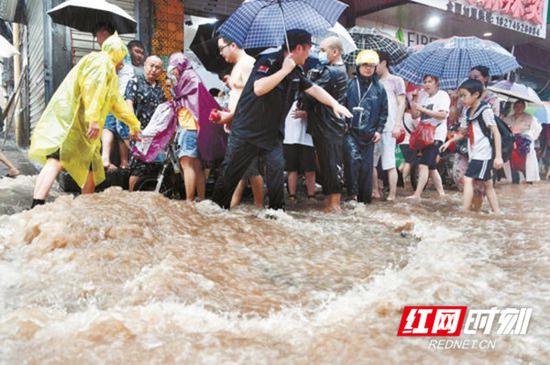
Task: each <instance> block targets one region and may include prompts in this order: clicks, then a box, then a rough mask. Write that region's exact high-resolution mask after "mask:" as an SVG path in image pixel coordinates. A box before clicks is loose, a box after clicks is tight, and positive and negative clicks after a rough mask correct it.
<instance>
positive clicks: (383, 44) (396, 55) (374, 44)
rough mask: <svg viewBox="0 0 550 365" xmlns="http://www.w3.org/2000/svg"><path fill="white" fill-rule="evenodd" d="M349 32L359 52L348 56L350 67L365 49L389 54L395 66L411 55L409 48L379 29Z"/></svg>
mask: <svg viewBox="0 0 550 365" xmlns="http://www.w3.org/2000/svg"><path fill="white" fill-rule="evenodd" d="M349 32H350V34H351V37H352V38H353V40H354V41H355V44H356V45H357V48H358V50H357V51H356V52H352V53H350V54H348V55H347V56H346V58H345V61H346V63H347V64H348V65H355V58H356V57H357V54H358V53H359V52H360V51H361V50H364V49H372V50H374V51H377V52H385V53H387V54H388V55H389V56H390V59H391V62H392V63H393V64H397V63H399V62H401V61H403V60H404V59H405V58H407V56H408V55H409V50H408V48H407V46H405V45H404V44H403V43H401V42H399V41H398V40H397V39H396V38H394V37H392V36H390V35H388V34H385V33H382V32H380V31H378V30H377V29H374V28H362V27H353V28H351V29H350V31H349Z"/></svg>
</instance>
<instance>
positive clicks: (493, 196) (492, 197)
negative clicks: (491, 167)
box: [485, 180, 500, 213]
mask: <svg viewBox="0 0 550 365" xmlns="http://www.w3.org/2000/svg"><path fill="white" fill-rule="evenodd" d="M485 194H486V195H487V200H489V205H490V206H491V209H492V210H493V212H494V213H499V212H500V207H499V205H498V199H497V193H496V192H495V188H494V187H493V180H489V181H485Z"/></svg>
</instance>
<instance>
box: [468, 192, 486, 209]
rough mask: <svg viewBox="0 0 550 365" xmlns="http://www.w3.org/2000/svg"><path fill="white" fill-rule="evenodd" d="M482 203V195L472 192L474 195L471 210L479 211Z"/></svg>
mask: <svg viewBox="0 0 550 365" xmlns="http://www.w3.org/2000/svg"><path fill="white" fill-rule="evenodd" d="M482 205H483V195H481V194H480V193H476V192H474V197H473V199H472V207H471V208H472V211H474V212H479V211H480V210H481V206H482Z"/></svg>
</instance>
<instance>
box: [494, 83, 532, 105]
mask: <svg viewBox="0 0 550 365" xmlns="http://www.w3.org/2000/svg"><path fill="white" fill-rule="evenodd" d="M488 89H489V90H491V91H493V92H495V93H497V94H500V95H504V96H505V97H508V98H510V99H520V100H524V101H527V102H529V103H533V104H538V105H542V100H541V99H540V97H539V96H538V94H537V92H536V91H535V90H533V89H531V88H530V87H529V86H527V85H523V84H519V83H517V82H511V81H508V80H502V81H499V82H497V83H496V84H494V85H493V86H489V87H488Z"/></svg>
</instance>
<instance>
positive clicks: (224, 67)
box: [189, 20, 232, 75]
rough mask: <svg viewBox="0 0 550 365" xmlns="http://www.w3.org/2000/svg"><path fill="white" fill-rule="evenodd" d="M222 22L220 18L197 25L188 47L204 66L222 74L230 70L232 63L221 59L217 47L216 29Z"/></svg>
mask: <svg viewBox="0 0 550 365" xmlns="http://www.w3.org/2000/svg"><path fill="white" fill-rule="evenodd" d="M222 23H223V21H221V20H220V21H217V22H215V23H206V24H201V25H199V27H198V28H197V33H196V34H195V38H193V42H191V46H190V47H189V48H190V49H191V51H193V53H195V55H197V57H198V59H199V60H200V61H201V63H202V64H203V65H204V68H206V69H207V70H208V71H210V72H213V73H215V74H222V75H223V74H225V73H227V72H230V71H231V67H232V65H231V64H230V63H228V62H226V61H225V60H224V59H223V57H222V56H221V55H220V50H219V49H218V37H217V36H216V30H217V29H218V27H219V26H220V25H221V24H222Z"/></svg>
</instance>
